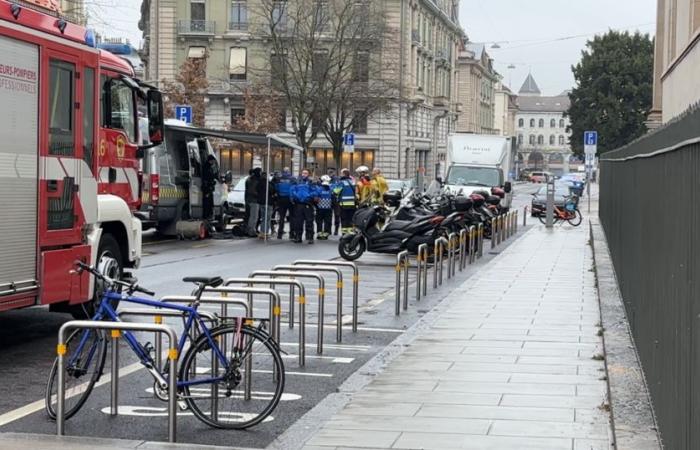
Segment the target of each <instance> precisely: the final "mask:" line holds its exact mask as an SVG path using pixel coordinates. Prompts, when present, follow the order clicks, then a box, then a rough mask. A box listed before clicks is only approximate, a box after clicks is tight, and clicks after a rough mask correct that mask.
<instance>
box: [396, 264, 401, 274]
mask: <svg viewBox="0 0 700 450" xmlns="http://www.w3.org/2000/svg"><path fill="white" fill-rule="evenodd" d="M396 271H397V272H401V263H399V264H397V265H396Z"/></svg>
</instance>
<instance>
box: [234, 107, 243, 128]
mask: <svg viewBox="0 0 700 450" xmlns="http://www.w3.org/2000/svg"><path fill="white" fill-rule="evenodd" d="M243 118H245V108H231V126H233V127H235V126H236V123H237V122H238V121H239V120H243Z"/></svg>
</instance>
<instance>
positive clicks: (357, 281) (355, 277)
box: [352, 275, 360, 283]
mask: <svg viewBox="0 0 700 450" xmlns="http://www.w3.org/2000/svg"><path fill="white" fill-rule="evenodd" d="M352 281H353V283H359V282H360V276H359V275H353V276H352Z"/></svg>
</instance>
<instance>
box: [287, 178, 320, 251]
mask: <svg viewBox="0 0 700 450" xmlns="http://www.w3.org/2000/svg"><path fill="white" fill-rule="evenodd" d="M315 197H316V186H314V184H313V182H312V181H311V178H309V171H308V170H306V169H304V170H302V171H301V176H300V177H299V179H298V180H297V183H296V184H295V185H294V186H292V189H291V198H292V202H293V203H294V225H293V226H294V242H295V243H297V244H300V243H301V241H302V235H303V233H304V231H306V240H307V241H308V242H309V244H313V243H314V198H315Z"/></svg>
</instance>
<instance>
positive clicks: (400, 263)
mask: <svg viewBox="0 0 700 450" xmlns="http://www.w3.org/2000/svg"><path fill="white" fill-rule="evenodd" d="M405 260H408V251H407V250H404V251H402V252H399V253H398V254H397V255H396V291H395V297H396V302H395V305H394V315H396V316H398V315H401V271H402V268H403V267H406V274H408V265H407V263H404V261H405ZM404 280H405V283H404V284H406V286H404V287H405V292H404V297H408V295H407V294H408V290H407V289H408V286H407V285H408V279H406V278H404ZM404 309H408V298H404Z"/></svg>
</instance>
